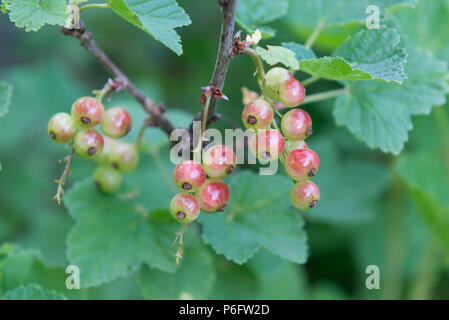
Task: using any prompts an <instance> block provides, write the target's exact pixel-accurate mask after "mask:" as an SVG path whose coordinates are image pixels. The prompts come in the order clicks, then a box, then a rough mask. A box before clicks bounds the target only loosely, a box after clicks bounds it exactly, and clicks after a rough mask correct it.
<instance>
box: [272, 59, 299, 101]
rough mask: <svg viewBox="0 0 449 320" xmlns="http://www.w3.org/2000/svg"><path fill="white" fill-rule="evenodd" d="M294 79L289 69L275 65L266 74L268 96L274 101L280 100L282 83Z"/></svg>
mask: <svg viewBox="0 0 449 320" xmlns="http://www.w3.org/2000/svg"><path fill="white" fill-rule="evenodd" d="M291 79H294V78H293V76H292V74H291V73H290V72H288V70H287V69H284V68H280V67H275V68H272V69H270V70H269V71H268V72H267V74H266V75H265V84H266V92H267V93H268V96H269V97H270V98H271V99H273V100H274V101H279V100H280V99H279V93H280V89H281V86H282V84H283V83H284V82H285V81H287V80H291Z"/></svg>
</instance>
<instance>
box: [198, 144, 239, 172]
mask: <svg viewBox="0 0 449 320" xmlns="http://www.w3.org/2000/svg"><path fill="white" fill-rule="evenodd" d="M235 165H236V158H235V153H234V150H232V149H231V148H229V147H228V146H225V145H214V146H212V147H210V148H208V149H207V150H206V151H205V152H204V155H203V168H204V171H206V174H207V175H208V176H209V177H210V178H216V179H223V178H225V177H227V176H228V175H230V174H231V173H232V172H233V171H234V169H235Z"/></svg>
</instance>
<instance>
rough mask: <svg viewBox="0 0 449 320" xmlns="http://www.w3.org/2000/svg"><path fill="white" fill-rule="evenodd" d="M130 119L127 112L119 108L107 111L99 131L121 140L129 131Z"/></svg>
mask: <svg viewBox="0 0 449 320" xmlns="http://www.w3.org/2000/svg"><path fill="white" fill-rule="evenodd" d="M131 126H132V119H131V116H130V115H129V113H128V111H126V110H125V109H123V108H120V107H113V108H110V109H109V110H107V111H106V112H105V114H104V117H103V120H102V121H101V130H103V132H104V134H105V135H107V136H110V137H112V138H116V139H117V138H121V137H124V136H126V135H127V134H128V132H130V131H131Z"/></svg>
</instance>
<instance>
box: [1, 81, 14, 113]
mask: <svg viewBox="0 0 449 320" xmlns="http://www.w3.org/2000/svg"><path fill="white" fill-rule="evenodd" d="M11 97H12V86H11V85H10V84H7V83H6V82H4V81H0V117H2V116H4V115H5V114H6V113H7V112H8V107H9V104H10V103H11Z"/></svg>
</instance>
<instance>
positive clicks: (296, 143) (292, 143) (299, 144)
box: [285, 140, 309, 153]
mask: <svg viewBox="0 0 449 320" xmlns="http://www.w3.org/2000/svg"><path fill="white" fill-rule="evenodd" d="M308 148H309V146H308V145H307V143H306V142H305V141H302V140H286V141H285V151H287V152H288V153H289V152H291V151H293V150H295V149H308Z"/></svg>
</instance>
